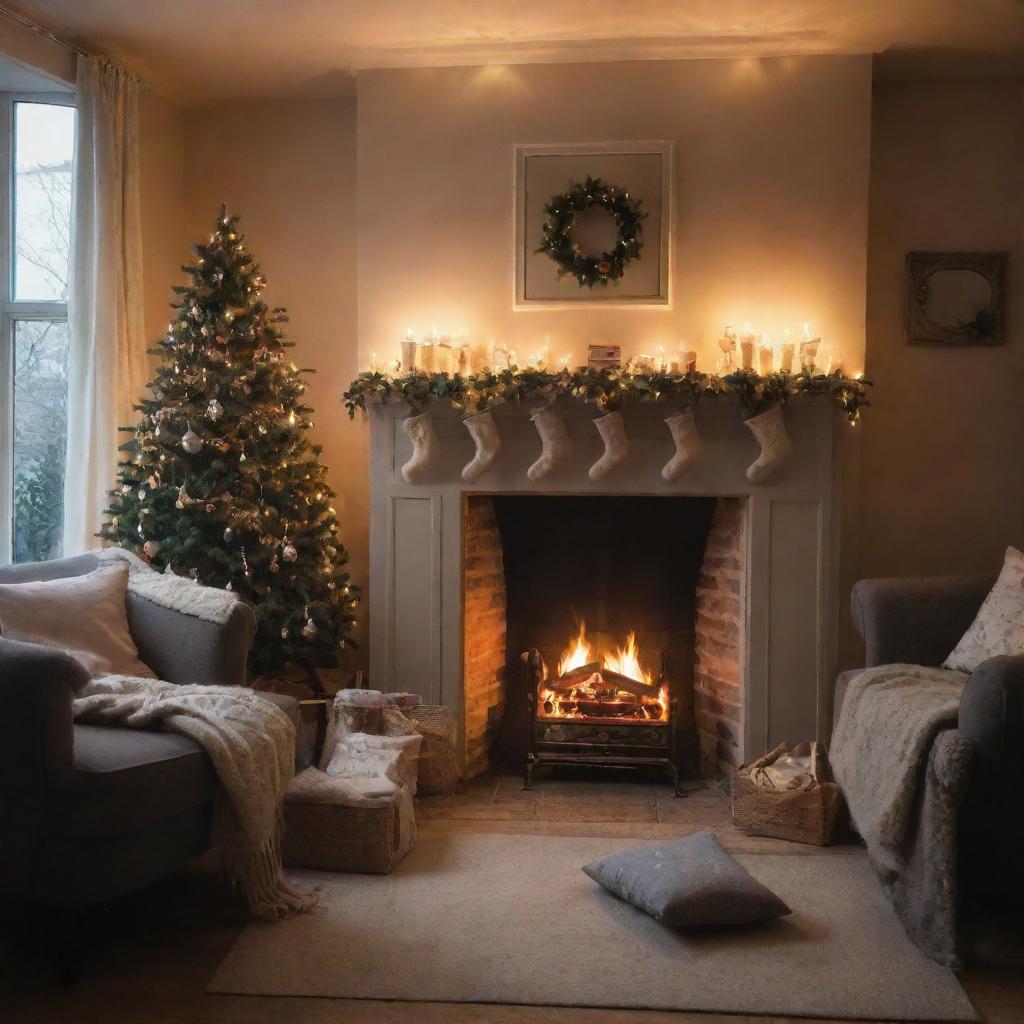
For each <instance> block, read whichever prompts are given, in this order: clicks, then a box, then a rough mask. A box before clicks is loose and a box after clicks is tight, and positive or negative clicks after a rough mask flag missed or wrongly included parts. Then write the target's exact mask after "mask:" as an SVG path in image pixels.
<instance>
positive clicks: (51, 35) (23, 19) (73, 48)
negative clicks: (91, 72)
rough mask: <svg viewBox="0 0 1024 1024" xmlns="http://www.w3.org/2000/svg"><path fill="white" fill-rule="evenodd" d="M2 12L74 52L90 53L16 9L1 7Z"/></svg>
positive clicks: (85, 55) (85, 54) (80, 53)
mask: <svg viewBox="0 0 1024 1024" xmlns="http://www.w3.org/2000/svg"><path fill="white" fill-rule="evenodd" d="M0 14H2V15H3V16H4V17H5V18H10V19H11V21H15V22H17V23H18V24H19V25H23V26H24V27H25V28H27V29H31V30H32V31H33V32H36V33H38V34H39V35H41V36H45V37H46V38H47V39H50V40H52V41H53V42H55V43H59V44H60V45H61V46H66V47H67V48H68V49H69V50H71V51H72V52H73V53H77V54H78V55H79V56H80V57H88V56H89V53H88V51H86V50H83V49H82V48H81V47H80V46H75V44H74V43H69V42H68V41H67V40H66V39H61V37H60V36H58V35H57V34H56V33H54V32H51V31H50V30H49V29H45V28H43V27H42V26H41V25H37V24H36V23H35V22H34V21H30V20H29V19H28V18H26V17H25V16H24V15H22V14H17V13H16V12H14V11H9V10H8V9H7V8H6V7H0Z"/></svg>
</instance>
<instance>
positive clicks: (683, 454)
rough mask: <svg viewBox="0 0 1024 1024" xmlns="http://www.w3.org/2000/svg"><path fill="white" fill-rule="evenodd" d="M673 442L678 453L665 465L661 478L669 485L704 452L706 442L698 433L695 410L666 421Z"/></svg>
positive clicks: (670, 417) (668, 418) (678, 414)
mask: <svg viewBox="0 0 1024 1024" xmlns="http://www.w3.org/2000/svg"><path fill="white" fill-rule="evenodd" d="M665 423H666V425H667V426H668V429H669V431H670V433H671V434H672V440H673V441H675V443H676V453H675V455H673V456H672V458H671V459H669V461H668V462H666V463H665V466H664V468H663V469H662V471H661V478H662V480H665V481H666V482H667V483H671V482H672V481H673V480H678V479H679V477H681V476H682V475H683V474H684V473H685V472H686V471H687V470H688V469H689V468H690V467H691V466H692V465H693V464H694V463H695V462H696V461H697V458H698V456H699V455H700V453H701V452H702V451H703V450H704V442H703V441H702V440H701V439H700V434H698V433H697V420H696V418H695V417H694V415H693V409H687V410H686V411H685V412H680V413H676V415H675V416H669V417H667V418H666V420H665Z"/></svg>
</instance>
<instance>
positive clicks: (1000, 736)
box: [834, 576, 1024, 907]
mask: <svg viewBox="0 0 1024 1024" xmlns="http://www.w3.org/2000/svg"><path fill="white" fill-rule="evenodd" d="M994 582H995V577H993V576H966V577H935V578H927V579H877V580H861V581H860V582H859V583H857V584H856V586H854V588H853V594H852V608H853V618H854V623H855V625H856V626H857V629H858V631H859V632H860V635H861V636H862V637H863V639H864V647H865V667H868V668H870V667H871V666H874V665H884V664H893V663H897V662H905V663H909V664H917V665H933V666H938V665H941V664H942V662H943V660H944V659H945V658H946V656H947V655H948V654H949V652H950V651H952V650H953V648H954V646H955V645H956V643H957V642H958V641H959V639H960V637H961V636H962V635H963V633H964V632H965V631H966V630H967V628H968V626H970V624H971V622H972V621H973V619H974V616H975V615H976V614H977V612H978V609H979V608H980V607H981V604H982V602H983V601H984V599H985V597H986V596H987V594H988V592H989V590H990V589H991V587H992V584H993V583H994ZM855 674H856V673H855V672H844V673H842V674H841V675H840V677H839V679H838V680H837V683H836V691H835V702H834V714H835V716H836V717H838V715H839V711H840V709H841V707H842V702H843V697H844V696H845V692H846V687H847V685H848V683H849V680H850V678H851V677H852V676H853V675H855ZM956 731H957V733H958V734H959V736H960V737H961V738H962V739H965V740H967V741H968V742H969V743H970V744H971V749H972V756H971V770H970V775H969V779H968V782H967V788H966V793H965V796H964V799H963V802H962V804H961V807H960V812H959V820H958V835H959V842H958V850H957V853H958V872H957V874H958V882H959V887H960V891H961V893H962V894H964V895H967V896H970V897H973V898H975V899H977V900H982V901H985V900H998V901H999V902H1000V904H1007V903H1009V904H1012V905H1016V906H1020V907H1024V872H1021V870H1020V850H1021V849H1022V848H1024V654H1022V655H1013V656H1006V657H998V658H990V659H989V660H988V661H985V662H983V663H982V664H981V665H979V666H978V668H977V669H976V670H975V671H974V673H973V674H972V675H971V677H970V679H969V680H968V682H967V685H966V687H965V688H964V693H963V697H962V699H961V703H960V717H959V722H958V726H957V730H956Z"/></svg>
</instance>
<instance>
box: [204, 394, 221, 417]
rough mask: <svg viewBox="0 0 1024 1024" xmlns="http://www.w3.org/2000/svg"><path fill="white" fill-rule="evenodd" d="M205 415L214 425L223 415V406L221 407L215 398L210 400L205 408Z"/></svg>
mask: <svg viewBox="0 0 1024 1024" xmlns="http://www.w3.org/2000/svg"><path fill="white" fill-rule="evenodd" d="M206 415H207V417H208V418H209V419H211V420H213V422H214V423H216V422H217V420H219V419H220V418H221V416H223V415H224V406H223V405H221V404H220V402H218V401H217V399H216V398H211V399H210V402H209V404H208V405H207V406H206Z"/></svg>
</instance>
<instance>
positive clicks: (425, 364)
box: [416, 342, 437, 373]
mask: <svg viewBox="0 0 1024 1024" xmlns="http://www.w3.org/2000/svg"><path fill="white" fill-rule="evenodd" d="M436 347H437V346H436V345H432V344H430V342H427V343H425V344H423V345H420V347H419V351H418V352H417V353H416V358H417V360H418V361H419V364H420V369H421V370H422V371H423V372H424V373H434V372H435V371H434V349H435V348H436Z"/></svg>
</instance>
